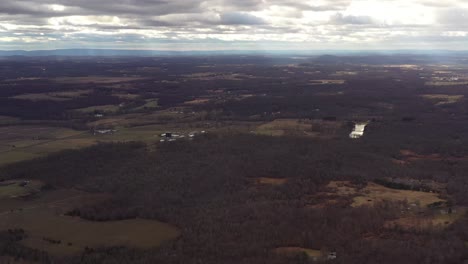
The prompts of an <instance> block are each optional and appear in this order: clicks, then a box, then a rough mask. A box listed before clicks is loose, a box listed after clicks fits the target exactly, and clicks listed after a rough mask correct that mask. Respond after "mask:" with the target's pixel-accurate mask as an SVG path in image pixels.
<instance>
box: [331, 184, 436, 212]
mask: <svg viewBox="0 0 468 264" xmlns="http://www.w3.org/2000/svg"><path fill="white" fill-rule="evenodd" d="M327 187H328V188H330V189H331V190H332V192H331V193H332V194H335V195H339V196H348V197H350V198H352V199H353V202H352V204H351V206H352V207H360V206H373V205H374V204H376V203H379V202H383V201H391V202H403V201H406V202H408V203H409V204H417V205H418V206H420V207H422V208H426V207H427V206H428V205H430V204H433V203H437V202H445V200H443V199H441V198H439V195H438V194H437V193H430V192H419V191H409V190H397V189H391V188H387V187H384V186H382V185H378V184H375V183H372V182H369V183H368V184H367V186H365V187H364V188H358V187H357V186H355V185H353V184H351V183H350V182H344V181H343V182H336V181H335V182H330V183H329V184H328V185H327Z"/></svg>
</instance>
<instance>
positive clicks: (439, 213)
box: [385, 207, 467, 230]
mask: <svg viewBox="0 0 468 264" xmlns="http://www.w3.org/2000/svg"><path fill="white" fill-rule="evenodd" d="M451 210H452V212H451V213H448V212H447V210H446V209H443V210H433V211H431V212H427V213H425V214H423V215H421V214H414V213H413V214H411V215H409V216H408V215H403V216H402V217H401V218H398V219H396V220H392V221H388V222H386V223H385V227H387V228H395V227H397V228H402V229H405V230H434V229H436V230H440V229H445V228H448V227H449V226H450V225H452V224H454V223H455V222H456V221H458V220H460V219H462V218H463V217H464V216H465V215H466V213H467V209H466V208H464V207H455V208H453V209H451Z"/></svg>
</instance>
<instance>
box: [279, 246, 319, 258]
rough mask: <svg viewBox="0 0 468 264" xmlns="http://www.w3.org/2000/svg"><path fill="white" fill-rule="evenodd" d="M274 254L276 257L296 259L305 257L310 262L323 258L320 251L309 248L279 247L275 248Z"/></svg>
mask: <svg viewBox="0 0 468 264" xmlns="http://www.w3.org/2000/svg"><path fill="white" fill-rule="evenodd" d="M274 252H275V253H276V254H278V255H282V256H286V257H290V258H297V257H299V256H301V255H305V256H307V257H308V258H309V259H310V260H314V261H318V260H319V259H321V258H323V257H325V256H324V254H323V253H322V251H320V250H316V249H309V248H301V247H280V248H276V249H275V250H274Z"/></svg>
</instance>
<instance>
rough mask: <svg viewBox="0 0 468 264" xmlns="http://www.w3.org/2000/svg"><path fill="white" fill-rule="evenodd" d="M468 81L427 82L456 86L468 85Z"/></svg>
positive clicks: (430, 84) (428, 83)
mask: <svg viewBox="0 0 468 264" xmlns="http://www.w3.org/2000/svg"><path fill="white" fill-rule="evenodd" d="M467 84H468V82H466V81H461V82H460V81H453V82H452V81H431V82H426V85H428V86H455V85H467Z"/></svg>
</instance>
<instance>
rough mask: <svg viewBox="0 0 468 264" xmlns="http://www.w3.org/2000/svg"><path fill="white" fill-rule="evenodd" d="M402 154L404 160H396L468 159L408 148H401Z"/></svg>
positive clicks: (403, 161)
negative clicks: (423, 152)
mask: <svg viewBox="0 0 468 264" xmlns="http://www.w3.org/2000/svg"><path fill="white" fill-rule="evenodd" d="M400 154H401V155H402V156H403V159H402V160H395V163H396V162H399V163H402V164H406V163H408V162H412V161H419V160H429V161H443V160H448V161H463V160H468V157H445V156H442V155H440V154H437V153H433V154H426V155H423V154H418V153H416V152H414V151H411V150H407V149H402V150H400Z"/></svg>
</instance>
